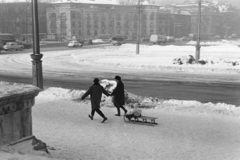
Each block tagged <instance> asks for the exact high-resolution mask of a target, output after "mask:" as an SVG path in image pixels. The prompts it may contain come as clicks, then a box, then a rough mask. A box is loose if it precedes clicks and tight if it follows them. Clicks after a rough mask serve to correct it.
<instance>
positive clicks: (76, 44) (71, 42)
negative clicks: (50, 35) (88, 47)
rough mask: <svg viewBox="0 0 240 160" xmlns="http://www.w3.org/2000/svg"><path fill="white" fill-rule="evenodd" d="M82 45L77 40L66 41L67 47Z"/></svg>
mask: <svg viewBox="0 0 240 160" xmlns="http://www.w3.org/2000/svg"><path fill="white" fill-rule="evenodd" d="M82 46H83V43H80V42H78V41H70V42H69V43H68V47H69V48H73V47H82Z"/></svg>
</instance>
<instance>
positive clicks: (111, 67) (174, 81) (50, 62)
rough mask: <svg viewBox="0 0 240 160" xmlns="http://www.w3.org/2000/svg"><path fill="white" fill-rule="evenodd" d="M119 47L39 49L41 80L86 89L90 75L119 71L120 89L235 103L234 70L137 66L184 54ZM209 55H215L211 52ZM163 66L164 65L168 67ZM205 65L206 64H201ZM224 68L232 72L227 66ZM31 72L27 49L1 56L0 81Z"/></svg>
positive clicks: (239, 80)
mask: <svg viewBox="0 0 240 160" xmlns="http://www.w3.org/2000/svg"><path fill="white" fill-rule="evenodd" d="M122 52H124V50H123V49H121V47H119V46H117V47H115V46H104V47H100V48H94V49H72V50H65V51H44V52H43V54H44V57H43V72H44V73H43V74H44V75H43V77H44V85H45V86H46V87H49V86H55V87H64V88H74V89H76V88H77V89H86V88H87V86H89V85H90V84H91V83H92V78H93V77H99V78H101V79H103V78H106V79H113V77H115V75H116V74H119V75H121V76H122V78H123V81H124V82H125V87H126V89H127V90H128V91H129V92H132V93H134V94H137V95H142V96H152V97H158V98H162V99H179V100H198V101H200V102H214V103H217V102H225V103H228V104H234V105H237V106H240V100H239V98H238V97H239V96H240V76H239V74H235V73H234V74H229V73H221V72H220V73H203V72H197V70H196V71H195V72H194V71H193V72H187V71H186V72H185V71H179V70H177V71H172V70H170V71H168V70H159V69H151V68H144V67H142V68H139V66H143V65H142V64H144V65H145V66H148V63H149V64H151V65H152V64H154V65H157V63H163V61H168V59H169V57H170V58H174V57H176V53H177V54H179V55H181V54H183V53H184V54H190V53H191V51H189V50H187V51H184V50H181V51H178V52H176V51H171V52H167V54H165V53H164V52H163V53H162V54H159V53H157V52H156V51H152V54H151V55H149V54H148V55H147V56H146V55H144V54H145V53H144V52H143V51H142V52H143V53H141V55H138V56H137V57H136V55H132V53H131V52H130V51H127V52H126V54H122ZM145 52H146V51H145ZM208 54H209V53H208ZM211 54H213V55H218V56H220V55H221V54H220V53H217V52H216V51H215V52H211ZM162 59H163V60H162ZM123 60H124V61H123ZM119 61H120V62H121V65H122V64H125V65H123V66H120V65H118V64H119ZM155 63H156V64H155ZM129 64H132V66H129ZM135 64H137V65H135ZM163 65H164V64H163ZM160 67H161V66H160ZM164 67H166V68H170V67H171V66H170V67H168V66H164ZM174 67H175V68H177V67H176V66H172V68H174ZM187 67H188V66H187ZM215 68H216V67H215ZM191 69H192V68H191ZM194 69H195V68H194ZM197 69H198V68H197ZM201 69H202V68H201ZM205 69H208V68H206V67H205ZM229 70H230V71H232V72H238V70H235V69H231V68H230V69H229ZM31 72H32V64H31V58H30V55H29V53H24V52H18V53H12V54H2V55H1V58H0V79H1V80H2V81H9V82H21V83H31Z"/></svg>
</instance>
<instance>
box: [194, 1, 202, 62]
mask: <svg viewBox="0 0 240 160" xmlns="http://www.w3.org/2000/svg"><path fill="white" fill-rule="evenodd" d="M200 31H201V0H198V38H197V44H196V55H195V61H196V63H198V61H199V59H200V48H201V45H200Z"/></svg>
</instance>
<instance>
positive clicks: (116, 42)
mask: <svg viewBox="0 0 240 160" xmlns="http://www.w3.org/2000/svg"><path fill="white" fill-rule="evenodd" d="M111 43H112V44H113V45H122V44H123V43H124V39H123V37H112V38H111Z"/></svg>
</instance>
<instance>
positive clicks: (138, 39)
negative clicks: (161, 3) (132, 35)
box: [136, 0, 141, 54]
mask: <svg viewBox="0 0 240 160" xmlns="http://www.w3.org/2000/svg"><path fill="white" fill-rule="evenodd" d="M140 14H141V6H140V0H138V28H137V45H136V54H139V44H140V21H141V17H140V16H141V15H140Z"/></svg>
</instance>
